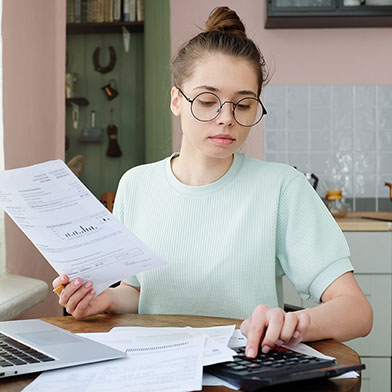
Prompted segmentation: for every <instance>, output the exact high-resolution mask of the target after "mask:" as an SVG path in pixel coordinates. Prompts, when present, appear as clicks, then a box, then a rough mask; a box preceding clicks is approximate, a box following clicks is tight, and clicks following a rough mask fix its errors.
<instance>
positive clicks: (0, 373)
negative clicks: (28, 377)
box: [0, 320, 126, 378]
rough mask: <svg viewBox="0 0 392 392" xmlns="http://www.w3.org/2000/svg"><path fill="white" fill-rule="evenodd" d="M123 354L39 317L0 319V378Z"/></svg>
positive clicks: (102, 359)
mask: <svg viewBox="0 0 392 392" xmlns="http://www.w3.org/2000/svg"><path fill="white" fill-rule="evenodd" d="M124 357H126V354H125V353H123V352H122V351H119V350H116V349H114V348H111V347H108V346H105V345H104V344H101V343H98V342H95V341H93V340H90V339H86V338H82V337H80V336H77V335H74V334H72V333H71V332H68V331H66V330H64V329H62V328H58V327H55V326H54V325H51V324H49V323H46V322H44V321H41V320H13V321H2V322H0V378H3V377H9V376H17V375H20V374H26V373H34V372H41V371H43V370H50V369H58V368H63V367H68V366H75V365H82V364H86V363H92V362H99V361H106V360H109V359H116V358H124Z"/></svg>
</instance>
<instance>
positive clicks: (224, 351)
mask: <svg viewBox="0 0 392 392" xmlns="http://www.w3.org/2000/svg"><path fill="white" fill-rule="evenodd" d="M234 328H235V326H234V325H228V326H218V327H211V328H191V327H186V328H177V327H163V328H153V327H151V328H146V327H115V328H113V329H111V331H110V332H109V334H111V335H112V339H120V340H123V339H126V338H129V339H132V338H135V337H138V338H139V339H145V340H146V341H154V340H155V339H157V338H158V339H160V338H161V337H162V336H165V337H166V339H167V340H168V341H170V340H172V339H178V338H180V337H184V338H186V337H191V336H197V335H202V336H205V337H206V344H205V347H204V359H203V365H204V366H207V365H212V364H214V363H220V362H227V361H232V360H233V355H235V354H236V353H235V351H233V350H231V349H229V348H228V347H227V344H226V343H225V342H227V341H228V340H229V339H230V336H231V334H232V331H233V330H234ZM117 348H118V347H117Z"/></svg>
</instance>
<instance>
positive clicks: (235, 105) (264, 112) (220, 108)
mask: <svg viewBox="0 0 392 392" xmlns="http://www.w3.org/2000/svg"><path fill="white" fill-rule="evenodd" d="M176 88H177V89H178V91H179V92H180V93H181V94H182V95H183V97H184V98H185V99H186V100H187V101H188V102H189V103H190V104H191V113H192V116H193V117H194V118H195V119H196V120H197V121H200V122H210V121H212V120H215V119H216V118H217V117H218V116H219V114H220V113H221V111H222V107H223V105H224V104H226V103H231V104H233V110H232V114H233V118H234V121H235V122H236V123H237V124H238V125H241V127H246V128H248V127H253V126H255V125H256V124H258V123H259V122H260V121H261V120H262V119H263V117H264V116H265V115H266V114H267V109H266V108H265V107H264V105H263V102H261V100H260V98H254V97H244V98H241V99H240V100H239V101H238V102H237V103H235V102H233V101H224V102H223V103H222V101H221V99H220V98H219V96H218V95H216V94H215V93H213V92H211V91H202V92H201V93H199V94H197V95H196V97H195V98H193V99H191V98H188V97H187V96H186V95H185V94H184V92H183V91H182V90H181V89H180V88H179V87H177V86H176ZM206 93H208V94H212V95H215V97H217V98H218V101H219V103H220V105H219V109H218V111H217V112H216V115H215V116H214V117H213V118H211V119H210V120H200V119H199V118H197V117H196V116H195V114H194V113H193V109H192V107H193V102H194V101H195V100H196V98H197V97H199V96H200V95H202V94H206ZM249 98H251V99H254V100H255V101H257V102H258V103H259V104H260V105H261V107H262V109H263V111H262V113H261V117H260V119H259V120H257V121H256V122H255V123H254V124H252V125H243V124H241V123H240V122H238V120H237V119H236V118H235V114H234V113H235V108H236V107H237V105H238V104H239V103H240V102H241V101H243V100H244V99H249Z"/></svg>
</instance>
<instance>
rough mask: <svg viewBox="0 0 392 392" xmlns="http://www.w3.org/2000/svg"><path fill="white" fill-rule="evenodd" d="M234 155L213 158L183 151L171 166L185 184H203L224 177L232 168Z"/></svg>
mask: <svg viewBox="0 0 392 392" xmlns="http://www.w3.org/2000/svg"><path fill="white" fill-rule="evenodd" d="M233 159H234V156H233V155H230V156H229V157H227V158H211V157H206V156H204V155H202V154H200V155H191V154H186V153H183V152H182V150H181V152H180V155H179V156H177V157H175V158H173V159H172V161H171V168H172V171H173V174H174V175H175V176H176V178H177V179H178V180H179V181H180V182H182V183H183V184H185V185H191V186H202V185H208V184H211V183H213V182H215V181H217V180H219V178H221V177H223V176H224V175H225V174H226V173H227V171H228V170H229V169H230V167H231V164H232V162H233Z"/></svg>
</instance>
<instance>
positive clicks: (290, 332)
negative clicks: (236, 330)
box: [241, 305, 310, 357]
mask: <svg viewBox="0 0 392 392" xmlns="http://www.w3.org/2000/svg"><path fill="white" fill-rule="evenodd" d="M309 324H310V318H309V315H308V314H307V313H305V312H289V313H286V312H284V310H283V309H280V308H269V307H268V306H264V305H258V306H257V307H256V308H255V310H254V311H253V313H252V316H251V317H250V318H248V319H247V320H245V321H243V322H242V324H241V332H242V333H243V334H244V335H245V336H246V337H247V338H248V341H247V344H246V351H245V352H246V355H247V356H248V357H255V356H256V355H257V352H258V350H259V348H260V346H261V350H262V352H263V353H265V354H266V353H268V352H269V351H270V349H271V348H272V347H273V346H274V345H275V344H277V345H281V344H289V345H296V344H298V343H299V342H301V341H302V339H303V336H304V333H305V331H306V330H307V329H308V327H309Z"/></svg>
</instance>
